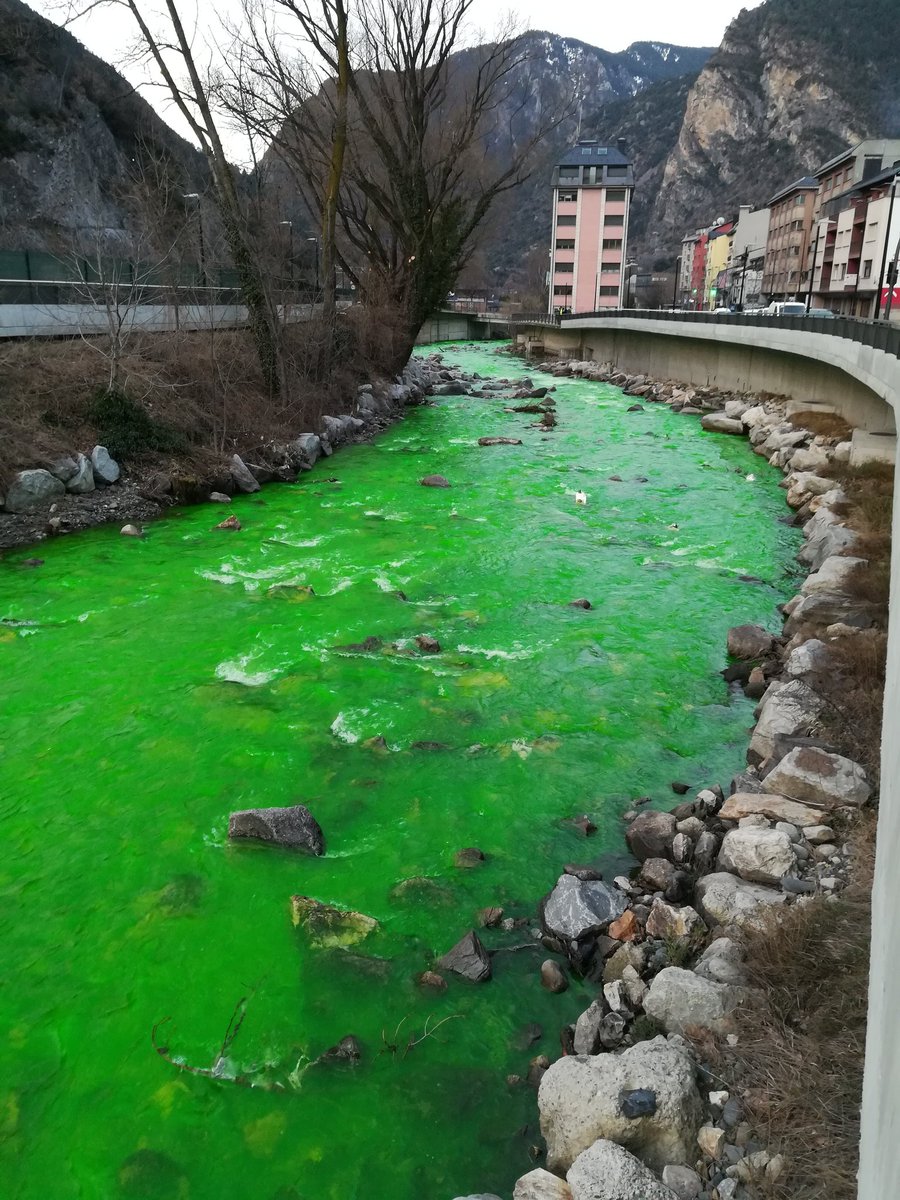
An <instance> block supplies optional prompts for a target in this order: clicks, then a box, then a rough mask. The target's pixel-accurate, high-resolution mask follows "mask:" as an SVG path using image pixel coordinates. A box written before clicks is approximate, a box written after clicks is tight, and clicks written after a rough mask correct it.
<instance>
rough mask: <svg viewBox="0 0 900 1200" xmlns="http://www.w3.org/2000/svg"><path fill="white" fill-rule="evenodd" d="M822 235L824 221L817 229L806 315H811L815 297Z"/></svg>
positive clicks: (810, 270) (807, 293)
mask: <svg viewBox="0 0 900 1200" xmlns="http://www.w3.org/2000/svg"><path fill="white" fill-rule="evenodd" d="M821 236H822V222H821V221H820V222H819V227H818V229H817V230H816V244H815V246H814V247H813V256H812V266H811V267H810V269H809V288H808V289H807V292H806V315H807V316H809V309H810V305H811V304H812V297H813V280H814V279H815V277H816V263H817V262H818V261H819V238H820V237H821Z"/></svg>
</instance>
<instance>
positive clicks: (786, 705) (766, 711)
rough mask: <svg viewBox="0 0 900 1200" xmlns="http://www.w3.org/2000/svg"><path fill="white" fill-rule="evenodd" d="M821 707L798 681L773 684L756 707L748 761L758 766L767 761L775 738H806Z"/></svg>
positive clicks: (811, 691) (809, 689) (812, 694)
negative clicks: (754, 725) (757, 711)
mask: <svg viewBox="0 0 900 1200" xmlns="http://www.w3.org/2000/svg"><path fill="white" fill-rule="evenodd" d="M824 707H825V704H824V701H823V700H822V698H821V697H820V696H817V695H816V693H815V692H814V691H813V690H812V688H810V687H808V686H807V685H806V684H805V683H803V682H802V681H801V680H799V679H792V680H791V681H790V683H782V682H781V681H779V680H774V681H773V682H772V683H770V684H769V689H768V691H767V692H766V694H765V696H764V697H763V699H762V703H761V704H760V707H759V720H758V721H757V723H756V728H755V729H754V731H753V737H752V738H751V739H750V748H749V750H748V752H747V758H748V760H749V761H750V762H751V763H760V762H762V761H763V760H764V759H766V758H768V757H769V756H770V755H771V753H772V751H773V750H774V748H775V739H776V738H777V737H778V736H779V735H781V736H784V737H806V736H808V735H809V734H810V733H811V732H812V730H813V726H814V725H815V723H816V721H817V720H818V718H819V716H820V715H821V713H822V710H823V709H824Z"/></svg>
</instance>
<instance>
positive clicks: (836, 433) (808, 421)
mask: <svg viewBox="0 0 900 1200" xmlns="http://www.w3.org/2000/svg"><path fill="white" fill-rule="evenodd" d="M790 422H791V424H792V425H793V426H794V428H795V429H809V430H810V431H811V432H812V433H814V434H816V435H817V436H821V437H827V438H834V439H835V441H838V442H849V441H850V438H851V437H852V436H853V427H852V426H851V425H848V424H847V422H846V421H845V420H844V418H843V417H839V416H838V415H837V413H824V412H816V411H815V410H814V409H813V410H811V411H808V412H807V411H804V412H798V413H794V415H793V416H792V417H791V418H790Z"/></svg>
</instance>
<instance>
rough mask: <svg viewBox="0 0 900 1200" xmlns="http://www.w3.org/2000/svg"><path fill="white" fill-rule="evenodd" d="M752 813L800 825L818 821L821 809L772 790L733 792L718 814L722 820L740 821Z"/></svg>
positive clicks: (771, 819)
mask: <svg viewBox="0 0 900 1200" xmlns="http://www.w3.org/2000/svg"><path fill="white" fill-rule="evenodd" d="M754 814H758V815H760V816H763V817H766V818H767V819H768V820H770V821H787V822H789V823H790V824H791V825H798V826H801V827H802V826H803V825H810V824H814V823H815V822H816V821H818V820H819V819H820V817H821V815H822V810H821V809H820V808H818V807H815V806H812V805H808V804H801V803H800V802H799V801H797V800H791V799H790V797H788V796H781V795H776V794H775V793H774V792H735V793H734V794H733V795H732V796H729V797H728V799H727V800H726V801H725V803H724V804H723V805H722V809H721V811H720V813H719V816H720V817H721V819H722V820H723V821H740V820H742V819H743V818H744V817H749V816H753V815H754Z"/></svg>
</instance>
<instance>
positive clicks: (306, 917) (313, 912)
mask: <svg viewBox="0 0 900 1200" xmlns="http://www.w3.org/2000/svg"><path fill="white" fill-rule="evenodd" d="M291 920H292V921H293V923H294V925H296V926H301V927H302V928H303V929H304V931H305V932H306V933H307V935H308V936H309V941H310V945H312V946H315V947H316V948H317V949H321V950H326V949H336V948H344V949H346V947H348V946H355V945H357V943H359V942H361V941H363V940H364V939H365V938H367V937H368V936H369V934H370V933H373V932H374V931H375V930H376V929H377V928H378V922H377V921H376V920H375V918H374V917H367V916H366V914H365V913H359V912H352V911H344V910H342V909H340V908H335V907H334V906H333V905H331V904H323V903H322V901H321V900H314V899H313V898H312V897H311V896H291Z"/></svg>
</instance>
